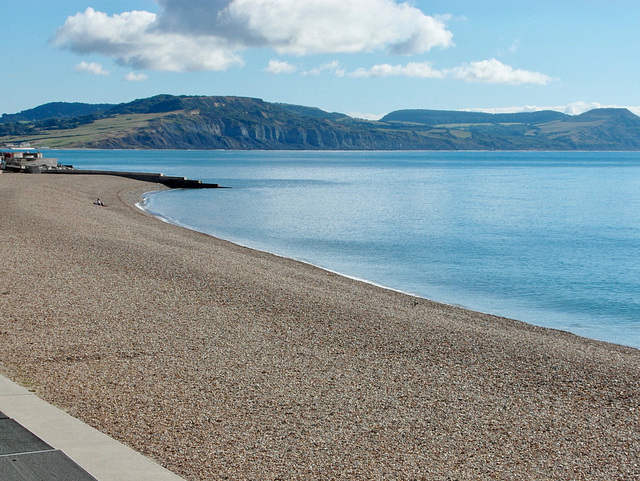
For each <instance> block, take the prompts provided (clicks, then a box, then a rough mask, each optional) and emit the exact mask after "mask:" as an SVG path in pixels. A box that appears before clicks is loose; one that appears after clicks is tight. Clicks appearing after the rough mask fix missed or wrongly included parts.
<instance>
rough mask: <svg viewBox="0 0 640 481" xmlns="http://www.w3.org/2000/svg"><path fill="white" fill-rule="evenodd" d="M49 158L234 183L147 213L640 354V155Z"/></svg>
mask: <svg viewBox="0 0 640 481" xmlns="http://www.w3.org/2000/svg"><path fill="white" fill-rule="evenodd" d="M47 156H54V157H58V159H59V161H60V162H61V163H63V164H71V165H73V166H74V167H76V168H83V169H107V170H126V171H141V172H162V173H164V174H165V175H179V176H184V177H187V178H190V179H199V180H202V181H205V182H213V183H218V184H220V185H221V186H225V187H229V188H227V189H202V190H183V189H178V190H169V191H161V192H152V193H149V194H148V195H146V197H145V201H144V203H143V208H144V209H146V210H147V211H148V212H150V213H152V214H154V215H156V216H158V217H160V218H161V219H163V220H165V221H168V222H171V223H175V224H178V225H181V226H184V227H187V228H190V229H194V230H197V231H201V232H205V233H208V234H211V235H214V236H216V237H220V238H223V239H227V240H230V241H233V242H236V243H238V244H242V245H244V246H248V247H252V248H255V249H259V250H262V251H267V252H271V253H274V254H277V255H280V256H285V257H289V258H293V259H297V260H300V261H303V262H307V263H310V264H314V265H316V266H319V267H322V268H325V269H328V270H331V271H334V272H338V273H341V274H343V275H346V276H349V277H353V278H357V279H361V280H364V281H367V282H370V283H374V284H377V285H381V286H384V287H387V288H390V289H395V290H399V291H402V292H406V293H409V294H412V295H416V296H420V297H424V298H428V299H433V300H436V301H440V302H444V303H447V304H452V305H457V306H462V307H466V308H469V309H473V310H476V311H481V312H487V313H491V314H496V315H500V316H505V317H510V318H514V319H518V320H521V321H525V322H528V323H531V324H535V325H539V326H545V327H550V328H554V329H560V330H564V331H569V332H572V333H575V334H578V335H581V336H585V337H589V338H594V339H600V340H604V341H609V342H614V343H618V344H623V345H627V346H632V347H636V348H640V152H450V151H447V152H424V151H419V152H415V151H401V152H398V151H394V152H387V151H384V152H381V151H371V152H369V151H358V152H343V151H340V152H333V151H321V152H317V151H127V150H53V151H50V152H48V153H47ZM96 195H99V193H96Z"/></svg>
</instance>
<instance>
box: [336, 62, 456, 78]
mask: <svg viewBox="0 0 640 481" xmlns="http://www.w3.org/2000/svg"><path fill="white" fill-rule="evenodd" d="M349 76H351V77H361V78H369V77H397V76H405V77H417V78H438V79H440V78H444V77H445V74H444V73H443V72H442V71H440V70H435V69H434V68H433V67H432V66H431V63H430V62H410V63H408V64H406V65H389V64H380V65H374V66H373V67H371V68H370V69H364V68H359V69H357V70H355V71H353V72H351V73H350V74H349Z"/></svg>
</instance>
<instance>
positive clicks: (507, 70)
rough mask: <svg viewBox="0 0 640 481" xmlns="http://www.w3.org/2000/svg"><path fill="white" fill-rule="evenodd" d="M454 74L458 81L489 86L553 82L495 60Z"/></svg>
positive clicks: (540, 74)
mask: <svg viewBox="0 0 640 481" xmlns="http://www.w3.org/2000/svg"><path fill="white" fill-rule="evenodd" d="M452 73H453V76H454V77H455V78H456V79H458V80H463V81H465V82H477V83H488V84H511V85H521V84H536V85H546V84H548V83H549V82H550V81H551V77H549V76H548V75H545V74H542V73H540V72H532V71H530V70H521V69H514V68H513V67H511V66H509V65H505V64H503V63H502V62H500V61H499V60H497V59H495V58H492V59H489V60H482V61H480V62H472V63H470V64H467V65H463V66H460V67H456V68H454V69H453V70H452Z"/></svg>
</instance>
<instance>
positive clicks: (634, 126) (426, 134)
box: [0, 95, 640, 150]
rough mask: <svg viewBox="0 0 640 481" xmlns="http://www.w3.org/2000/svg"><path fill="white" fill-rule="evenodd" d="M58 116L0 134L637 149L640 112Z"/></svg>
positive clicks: (169, 106)
mask: <svg viewBox="0 0 640 481" xmlns="http://www.w3.org/2000/svg"><path fill="white" fill-rule="evenodd" d="M58 107H59V108H60V109H61V112H58V113H59V114H60V116H62V114H63V113H68V112H83V113H85V112H87V111H90V110H91V106H87V105H84V104H82V105H78V104H72V105H67V104H60V105H58V104H48V105H47V106H46V109H44V108H36V109H32V111H34V112H39V114H42V115H44V114H43V112H44V111H46V112H50V111H51V110H52V109H53V113H52V115H53V114H56V111H55V109H56V108H58ZM107 107H108V108H107ZM32 114H33V112H31V114H30V115H32ZM16 115H18V117H19V118H22V114H16ZM60 116H58V117H55V116H54V117H52V118H51V119H41V120H37V121H33V122H29V121H20V122H6V123H0V141H3V142H20V141H31V140H32V139H33V138H37V139H38V142H41V145H52V146H56V147H59V148H66V147H72V148H73V147H76V148H77V147H89V148H105V149H114V148H118V149H263V150H276V149H280V150H294V149H296V150H302V149H307V150H640V117H637V116H636V115H634V114H632V113H631V112H629V111H628V110H626V109H595V110H591V111H589V112H586V113H584V114H582V115H576V116H570V115H566V114H561V113H558V112H551V111H546V112H529V113H518V114H486V113H477V112H476V113H474V112H455V111H436V110H399V111H396V112H391V113H390V114H388V115H387V116H385V117H384V118H383V119H381V120H380V121H378V122H370V121H364V120H357V119H353V118H351V117H348V116H346V115H344V114H340V113H337V112H332V113H329V112H325V111H323V110H320V109H316V108H312V107H302V106H297V105H288V104H274V103H269V102H265V101H263V100H260V99H254V98H247V97H194V96H180V97H177V96H172V95H158V96H155V97H150V98H146V99H138V100H135V101H133V102H129V103H125V104H120V105H116V106H102V105H99V106H96V109H95V110H94V111H92V112H91V114H90V115H85V116H83V117H66V118H61V117H60ZM30 136H31V137H30Z"/></svg>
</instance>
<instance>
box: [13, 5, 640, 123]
mask: <svg viewBox="0 0 640 481" xmlns="http://www.w3.org/2000/svg"><path fill="white" fill-rule="evenodd" d="M0 17H1V18H2V19H3V22H2V23H3V34H2V36H1V37H0V42H1V45H2V48H0V61H1V64H2V66H3V70H4V72H3V74H2V76H1V77H0V86H1V89H0V92H2V95H1V97H0V114H2V113H8V114H10V113H17V112H19V111H22V110H26V109H30V108H33V107H37V106H39V105H42V104H45V103H48V102H86V103H113V104H117V103H121V102H130V101H132V100H135V99H138V98H145V97H151V96H153V95H157V94H173V95H232V96H246V97H257V98H261V99H263V100H265V101H267V102H284V103H290V104H298V105H305V106H311V107H318V108H321V109H323V110H326V111H330V112H341V113H345V114H348V115H352V116H354V117H362V118H370V119H376V118H380V117H381V116H382V115H384V114H386V113H389V112H391V111H394V110H399V109H437V110H480V111H487V112H517V111H534V110H542V109H553V110H558V111H562V112H566V113H569V114H579V113H582V112H584V111H586V110H589V109H591V108H597V107H626V108H629V109H630V110H632V111H633V112H634V113H636V114H640V38H639V37H640V28H639V26H640V2H639V1H638V0H607V1H606V2H605V1H603V0H597V1H596V0H536V1H532V0H529V1H524V0H412V1H407V2H404V1H399V0H56V1H55V2H54V1H51V0H20V1H9V0H1V1H0Z"/></svg>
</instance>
